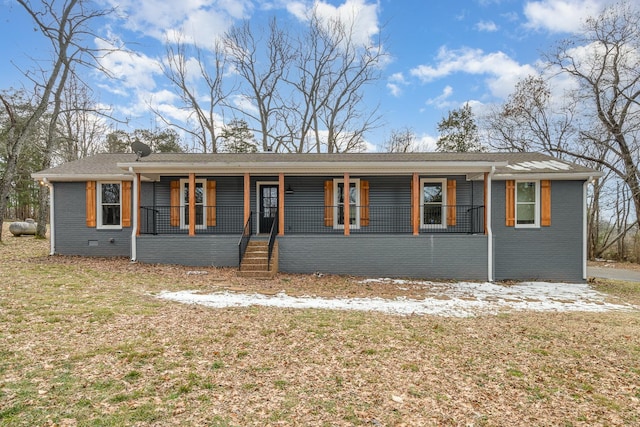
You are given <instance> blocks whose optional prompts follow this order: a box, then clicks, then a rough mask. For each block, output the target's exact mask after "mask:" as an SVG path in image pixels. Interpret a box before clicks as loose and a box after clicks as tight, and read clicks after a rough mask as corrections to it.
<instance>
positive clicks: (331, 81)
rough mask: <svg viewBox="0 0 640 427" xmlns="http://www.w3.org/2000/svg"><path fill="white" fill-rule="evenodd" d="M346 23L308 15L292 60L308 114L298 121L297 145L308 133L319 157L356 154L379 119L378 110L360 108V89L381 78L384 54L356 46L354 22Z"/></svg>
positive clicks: (367, 45) (370, 46)
mask: <svg viewBox="0 0 640 427" xmlns="http://www.w3.org/2000/svg"><path fill="white" fill-rule="evenodd" d="M351 22H352V24H348V23H347V22H345V21H344V20H341V19H339V18H332V19H328V20H327V19H323V18H322V17H321V16H320V15H319V13H318V11H317V9H313V10H312V12H311V15H310V19H309V29H308V32H307V34H306V37H305V38H304V39H303V40H304V42H303V43H301V45H300V49H299V50H300V52H299V54H298V55H297V58H299V59H300V60H299V63H298V64H299V65H298V73H300V75H301V78H300V82H301V83H300V84H299V85H297V86H296V88H297V90H298V92H299V93H300V95H301V97H302V99H303V100H304V106H305V107H307V108H310V114H309V115H308V116H307V117H305V116H303V117H301V120H300V128H301V129H302V130H303V132H301V133H300V135H301V140H300V141H299V145H302V143H303V142H304V140H305V138H306V137H307V136H308V135H307V132H305V130H306V129H312V130H313V134H314V135H313V136H314V141H313V143H314V144H315V147H316V151H318V152H320V151H325V150H326V152H328V153H334V152H348V151H360V150H361V149H362V148H363V143H364V135H365V134H366V132H368V131H369V130H371V129H372V128H374V127H375V126H376V124H377V122H378V121H379V118H380V117H379V116H378V115H377V108H375V107H374V108H367V106H366V105H365V102H364V89H365V87H366V86H367V85H370V84H373V83H374V82H375V81H377V80H378V79H379V78H380V75H381V74H380V70H381V63H382V61H383V59H384V57H385V56H386V53H385V52H384V51H383V49H382V46H381V43H377V44H376V43H363V42H359V41H358V40H357V38H356V30H355V28H354V24H353V22H355V19H352V20H351ZM305 52H308V53H306V54H305ZM323 132H326V135H323Z"/></svg>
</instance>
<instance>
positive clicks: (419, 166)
mask: <svg viewBox="0 0 640 427" xmlns="http://www.w3.org/2000/svg"><path fill="white" fill-rule="evenodd" d="M492 166H496V167H500V166H506V162H386V161H382V162H262V163H258V162H237V163H227V162H208V163H195V162H194V163H151V162H145V163H140V162H136V163H118V167H119V168H122V169H127V170H128V169H129V168H132V169H133V170H134V171H135V172H139V173H142V174H164V175H168V174H174V175H178V174H185V173H209V174H215V175H238V174H244V173H247V172H248V173H250V174H252V175H258V174H277V173H287V174H298V175H327V174H342V173H344V172H349V173H352V174H360V175H365V174H368V175H400V174H407V175H408V174H411V173H414V172H418V173H423V174H443V173H445V174H455V173H460V174H462V173H472V172H485V171H486V172H488V171H489V170H491V167H492Z"/></svg>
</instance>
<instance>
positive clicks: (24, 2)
mask: <svg viewBox="0 0 640 427" xmlns="http://www.w3.org/2000/svg"><path fill="white" fill-rule="evenodd" d="M17 2H18V4H19V5H20V6H21V7H22V8H23V9H24V10H25V12H26V13H27V14H28V15H29V16H30V17H31V19H32V21H33V23H34V26H35V28H36V29H37V31H39V32H41V33H42V35H43V36H44V37H45V38H46V39H47V40H48V41H49V42H50V43H51V56H52V58H53V59H52V63H51V67H50V68H49V69H46V70H45V69H43V68H40V69H38V70H36V71H35V72H34V71H25V72H24V75H25V77H26V78H27V79H29V80H30V81H31V82H32V84H33V86H34V93H35V94H36V96H35V97H36V98H37V102H35V104H34V105H35V108H34V109H33V111H32V114H31V115H30V116H29V117H28V118H27V119H26V121H25V122H24V123H23V124H21V125H19V124H18V122H17V121H15V120H13V119H12V120H10V123H11V129H10V131H9V133H8V138H7V147H8V150H7V152H8V153H10V154H9V155H8V157H7V159H8V161H7V163H6V165H5V168H4V170H3V171H2V176H1V177H0V215H2V213H3V212H4V211H5V206H6V200H7V196H8V195H9V192H10V191H11V184H12V181H13V177H14V175H15V172H16V164H17V159H18V157H19V155H20V152H21V151H22V148H23V146H24V144H25V143H27V141H28V138H29V135H30V134H31V133H32V132H33V130H34V128H35V127H36V126H37V123H38V122H39V121H40V119H41V118H42V117H43V115H44V114H45V113H46V112H47V111H48V110H49V108H50V106H51V105H50V102H51V100H52V99H58V98H59V97H60V96H61V93H62V89H61V88H62V87H64V85H65V83H66V81H67V78H68V76H69V74H70V73H72V72H73V67H74V66H75V65H76V64H81V65H89V64H93V63H95V59H96V55H97V52H96V51H93V50H91V49H89V48H88V47H87V45H86V44H85V43H86V42H87V41H88V39H89V37H90V36H92V33H91V30H90V26H89V23H90V22H91V21H92V20H94V19H96V18H98V17H101V16H104V15H105V14H107V13H109V11H104V10H101V11H97V10H92V9H91V8H90V6H89V2H88V1H83V0H66V1H64V2H56V1H55V0H41V1H40V5H39V8H38V7H37V6H34V5H32V4H31V2H30V1H28V0H17ZM0 101H1V102H2V104H3V107H4V109H5V111H6V113H7V115H8V116H9V117H13V118H15V117H16V111H15V108H14V106H13V105H12V104H11V103H10V102H9V100H8V99H7V98H5V97H4V96H2V95H0ZM53 108H54V112H53V114H51V115H50V116H49V118H48V120H50V121H51V123H52V124H53V123H56V122H57V115H58V113H59V111H60V110H59V107H58V108H57V109H56V107H55V106H54V107H53ZM48 135H52V132H50V133H48ZM50 148H51V145H50V144H49V142H47V145H46V148H45V150H47V151H46V153H45V157H48V159H49V160H45V161H44V164H45V167H46V164H47V162H50V156H51V150H50ZM45 206H46V203H45ZM3 220H4V218H3V217H2V216H0V239H1V237H2V222H3ZM39 220H40V222H44V221H43V220H44V217H43V218H41V219H40V218H39Z"/></svg>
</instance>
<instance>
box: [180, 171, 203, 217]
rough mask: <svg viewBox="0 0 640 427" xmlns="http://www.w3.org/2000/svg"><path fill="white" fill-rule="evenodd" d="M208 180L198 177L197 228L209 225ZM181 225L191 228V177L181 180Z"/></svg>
mask: <svg viewBox="0 0 640 427" xmlns="http://www.w3.org/2000/svg"><path fill="white" fill-rule="evenodd" d="M206 188H207V180H206V179H196V228H206V227H207V218H206V215H207V212H206V209H205V206H207V191H206ZM180 194H181V195H182V197H181V198H180V227H181V228H189V179H181V180H180Z"/></svg>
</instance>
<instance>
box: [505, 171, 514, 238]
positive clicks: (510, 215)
mask: <svg viewBox="0 0 640 427" xmlns="http://www.w3.org/2000/svg"><path fill="white" fill-rule="evenodd" d="M505 187H506V189H507V192H506V195H505V197H506V199H505V207H506V212H505V218H506V221H505V226H507V227H514V226H515V225H516V182H515V181H513V180H509V181H506V183H505Z"/></svg>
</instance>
